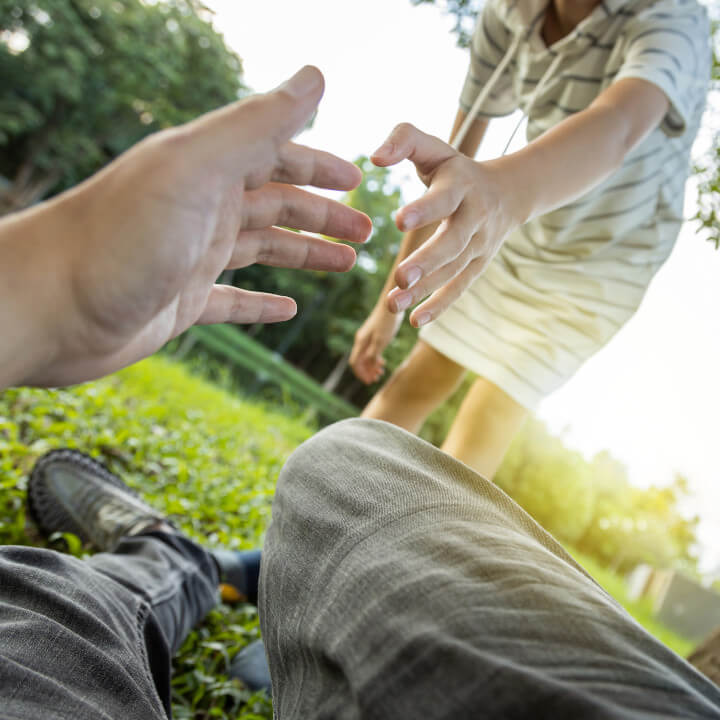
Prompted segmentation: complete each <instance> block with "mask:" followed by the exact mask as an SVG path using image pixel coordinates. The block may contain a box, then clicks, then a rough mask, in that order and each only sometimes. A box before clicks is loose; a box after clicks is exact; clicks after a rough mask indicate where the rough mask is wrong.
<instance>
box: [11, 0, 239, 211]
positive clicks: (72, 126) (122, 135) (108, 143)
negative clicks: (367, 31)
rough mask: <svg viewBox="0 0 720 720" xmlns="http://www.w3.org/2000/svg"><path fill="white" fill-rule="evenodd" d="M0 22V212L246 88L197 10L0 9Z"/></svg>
mask: <svg viewBox="0 0 720 720" xmlns="http://www.w3.org/2000/svg"><path fill="white" fill-rule="evenodd" d="M0 17H1V18H2V19H3V22H2V28H1V29H0V84H2V88H3V93H2V97H0V175H4V176H5V177H6V178H8V180H9V184H8V186H6V187H5V188H4V189H0V213H2V212H8V211H11V210H14V209H18V208H21V207H25V206H27V205H30V204H32V203H34V202H37V201H38V200H40V199H42V198H43V197H45V196H46V195H47V194H49V193H52V192H59V191H61V190H63V189H65V188H68V187H70V186H72V185H74V184H76V183H78V182H80V181H81V180H83V179H85V178H86V177H88V176H89V175H90V174H92V173H93V172H95V171H96V170H98V169H99V168H101V167H102V166H103V165H105V164H106V163H108V162H109V161H110V160H112V159H113V158H114V157H115V156H117V155H119V154H120V153H122V152H123V151H124V150H125V149H127V148H128V147H129V146H131V145H132V144H134V143H135V142H137V141H138V140H140V139H141V138H143V137H144V136H145V135H147V134H149V133H151V132H153V131H155V130H159V129H161V128H165V127H169V126H172V125H177V124H179V123H183V122H186V121H188V120H190V119H192V118H194V117H196V116H197V115H199V114H201V113H203V112H205V111H207V110H210V109H212V108H215V107H218V106H220V105H223V104H225V103H227V102H229V101H232V100H234V99H236V98H237V97H238V96H239V94H240V93H241V91H242V90H243V86H242V83H241V81H240V77H241V73H242V64H241V61H240V59H239V58H238V57H237V56H236V55H235V54H234V53H233V52H231V51H230V50H228V49H227V47H226V46H225V43H224V41H223V39H222V37H221V36H220V35H219V34H218V33H217V32H215V30H214V29H213V27H212V25H211V23H210V13H209V11H208V10H207V9H206V8H205V7H204V6H203V5H202V4H201V3H200V2H199V1H198V0H156V1H153V0H35V1H34V2H32V3H29V2H20V1H19V0H0Z"/></svg>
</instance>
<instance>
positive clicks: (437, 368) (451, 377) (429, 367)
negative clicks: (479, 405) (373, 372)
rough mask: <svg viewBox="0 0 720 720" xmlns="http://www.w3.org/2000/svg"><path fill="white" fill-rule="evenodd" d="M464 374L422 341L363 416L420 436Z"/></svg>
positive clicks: (458, 367) (461, 369)
mask: <svg viewBox="0 0 720 720" xmlns="http://www.w3.org/2000/svg"><path fill="white" fill-rule="evenodd" d="M463 375H465V368H464V367H462V365H458V364H457V363H456V362H453V361H452V360H450V359H449V358H447V357H445V355H443V354H442V353H439V352H438V351H437V350H435V349H433V348H431V347H430V346H429V345H428V344H426V343H424V342H423V341H422V340H418V341H417V343H415V347H414V348H413V349H412V352H411V353H410V354H409V355H408V357H407V358H406V360H405V362H403V364H402V365H401V366H400V367H399V368H397V370H395V372H394V373H393V374H392V376H391V377H390V379H389V380H388V381H387V383H385V385H384V386H383V387H382V388H381V389H380V391H379V392H378V393H377V394H376V395H375V397H373V399H372V400H371V401H370V402H369V403H368V404H367V406H366V407H365V409H364V410H363V413H362V416H363V417H366V418H374V419H376V420H385V421H387V422H391V423H393V424H394V425H398V426H399V427H402V428H405V429H406V430H409V431H410V432H413V433H417V432H418V430H419V429H420V427H421V426H422V424H423V423H424V422H425V419H426V418H427V416H428V415H429V414H430V413H431V412H432V411H433V410H434V409H435V408H436V407H438V405H440V404H441V403H442V402H444V401H445V400H446V399H447V398H448V397H449V396H450V395H451V394H452V393H453V392H454V390H455V389H456V388H457V387H458V385H459V384H460V382H461V380H462V378H463Z"/></svg>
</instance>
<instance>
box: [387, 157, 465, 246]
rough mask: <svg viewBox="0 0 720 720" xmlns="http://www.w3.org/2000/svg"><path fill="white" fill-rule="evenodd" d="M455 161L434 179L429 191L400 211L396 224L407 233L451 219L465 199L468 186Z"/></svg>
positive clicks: (439, 171) (441, 170) (447, 163)
mask: <svg viewBox="0 0 720 720" xmlns="http://www.w3.org/2000/svg"><path fill="white" fill-rule="evenodd" d="M452 163H453V161H452V160H449V161H448V162H446V163H445V164H444V165H443V166H442V168H441V169H440V170H438V172H437V174H436V175H435V176H434V177H433V179H432V182H431V183H430V187H429V188H428V191H427V192H426V193H425V194H424V195H423V196H422V197H421V198H419V199H418V200H415V201H413V202H411V203H409V204H408V205H405V207H403V208H401V209H400V210H399V211H398V214H397V216H396V223H397V226H398V228H400V230H403V231H405V232H407V231H408V230H414V229H416V228H420V227H424V226H425V225H430V223H434V222H438V221H439V220H443V219H444V218H447V217H450V216H451V215H452V214H453V213H454V212H455V211H456V210H457V209H458V207H459V206H460V203H461V202H462V200H463V198H464V197H465V193H466V189H467V186H466V184H465V182H464V181H463V180H462V179H461V178H459V177H458V174H457V173H456V172H455V168H454V167H453V166H452Z"/></svg>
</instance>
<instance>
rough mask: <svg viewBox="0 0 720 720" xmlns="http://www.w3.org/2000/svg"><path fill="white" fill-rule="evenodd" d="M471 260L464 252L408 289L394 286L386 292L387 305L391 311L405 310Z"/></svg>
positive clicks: (459, 271)
mask: <svg viewBox="0 0 720 720" xmlns="http://www.w3.org/2000/svg"><path fill="white" fill-rule="evenodd" d="M471 261H472V256H471V255H470V253H468V252H464V253H463V254H462V255H459V256H458V257H457V258H455V259H454V260H452V261H451V262H449V263H447V265H444V266H443V267H441V268H440V269H439V270H436V271H435V272H434V273H432V274H431V275H428V276H427V277H424V278H423V279H422V280H420V281H419V282H418V283H417V284H416V285H413V287H412V288H411V289H410V290H401V289H400V288H398V287H396V288H393V289H392V290H391V291H390V292H389V293H388V306H389V307H390V309H391V310H392V311H393V312H401V311H402V310H407V309H408V308H409V307H412V306H413V305H417V303H419V302H420V301H421V300H422V299H423V298H426V297H427V296H428V295H430V294H432V293H434V292H435V291H436V290H439V289H440V288H441V287H442V286H443V285H445V284H447V283H449V282H450V281H451V280H453V278H455V277H457V276H458V275H459V274H460V273H461V272H462V271H463V270H464V269H465V268H466V267H467V266H468V264H469V263H470V262H471Z"/></svg>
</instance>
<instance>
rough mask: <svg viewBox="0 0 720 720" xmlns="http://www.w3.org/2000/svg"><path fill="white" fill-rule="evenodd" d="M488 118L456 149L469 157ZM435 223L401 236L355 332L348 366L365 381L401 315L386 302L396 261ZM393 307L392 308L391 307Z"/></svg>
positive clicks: (461, 116) (460, 116) (374, 376)
mask: <svg viewBox="0 0 720 720" xmlns="http://www.w3.org/2000/svg"><path fill="white" fill-rule="evenodd" d="M464 120H465V112H464V111H463V110H462V109H460V110H458V112H457V115H456V116H455V122H454V124H453V129H452V132H451V133H450V142H452V141H453V139H454V137H455V135H456V134H457V132H458V130H459V129H460V127H461V126H462V124H463V122H464ZM488 123H489V120H488V119H487V118H482V117H478V118H476V120H475V121H474V122H473V124H472V125H471V126H470V129H469V130H468V132H467V134H466V135H465V138H464V139H463V141H462V143H461V145H460V148H459V152H460V153H462V154H463V155H467V156H468V157H470V158H472V157H474V156H475V153H476V152H477V149H478V147H480V142H481V141H482V139H483V136H484V134H485V131H486V129H487V126H488ZM435 229H436V224H432V223H431V224H429V225H427V226H424V227H418V228H417V229H415V230H411V231H410V232H408V233H406V234H405V235H404V236H403V239H402V243H401V245H400V250H399V251H398V254H397V257H396V258H395V262H394V263H393V266H392V268H391V269H390V272H389V273H388V277H387V280H386V281H385V285H384V286H383V289H382V291H381V292H380V295H379V297H378V301H377V303H376V304H375V307H374V308H373V310H372V312H371V313H370V315H369V316H368V318H367V320H366V321H365V322H364V323H363V324H362V326H361V327H360V328H359V329H358V331H357V333H356V334H355V341H354V343H353V348H352V352H351V353H350V366H351V367H352V369H353V371H354V373H355V375H357V377H358V378H360V380H362V381H363V382H365V383H371V382H375V381H377V380H378V379H379V378H380V376H381V375H382V373H383V370H384V368H385V361H384V359H383V356H382V353H383V351H384V350H385V348H386V347H387V346H388V345H389V344H390V342H391V341H392V339H393V338H394V337H395V334H396V333H397V331H398V329H399V327H400V324H401V323H402V319H403V315H402V312H399V311H400V308H398V307H396V306H395V305H394V304H393V305H392V306H389V305H388V300H387V297H388V293H390V291H391V290H392V289H393V288H394V287H395V285H396V282H395V272H396V270H397V268H398V265H399V264H400V263H401V262H402V261H403V260H404V259H405V258H406V257H408V256H409V255H411V254H412V253H413V252H415V250H417V249H418V248H419V247H420V246H421V245H422V244H423V243H424V242H425V241H426V240H428V239H429V238H430V237H431V236H432V234H433V233H434V232H435ZM391 308H392V309H391Z"/></svg>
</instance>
